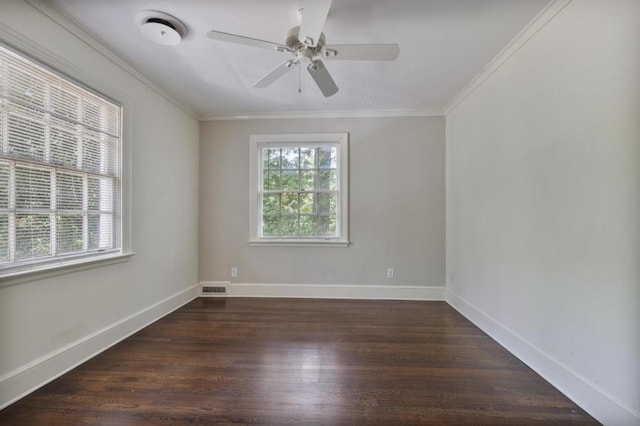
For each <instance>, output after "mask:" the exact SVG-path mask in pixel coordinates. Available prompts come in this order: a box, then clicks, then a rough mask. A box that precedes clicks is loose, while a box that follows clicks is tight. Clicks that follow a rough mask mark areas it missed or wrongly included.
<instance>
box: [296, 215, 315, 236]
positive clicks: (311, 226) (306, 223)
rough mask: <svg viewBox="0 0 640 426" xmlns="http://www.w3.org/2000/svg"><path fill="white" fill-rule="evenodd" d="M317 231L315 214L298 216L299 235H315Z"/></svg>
mask: <svg viewBox="0 0 640 426" xmlns="http://www.w3.org/2000/svg"><path fill="white" fill-rule="evenodd" d="M317 232H318V231H317V226H316V218H315V216H300V236H301V237H315V236H317Z"/></svg>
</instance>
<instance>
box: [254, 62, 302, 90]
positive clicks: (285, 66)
mask: <svg viewBox="0 0 640 426" xmlns="http://www.w3.org/2000/svg"><path fill="white" fill-rule="evenodd" d="M296 64H297V62H296V61H294V60H293V59H289V60H288V61H285V62H283V63H281V64H280V65H278V66H277V67H276V68H274V70H273V71H271V72H270V73H269V74H267V75H265V76H264V77H262V78H261V79H260V80H258V81H256V83H255V84H254V85H253V87H260V88H264V87H268V86H270V85H271V84H273V83H274V82H275V81H276V80H277V79H279V78H280V77H282V76H283V75H285V74H286V73H287V71H289V70H290V69H291V68H293V66H294V65H296Z"/></svg>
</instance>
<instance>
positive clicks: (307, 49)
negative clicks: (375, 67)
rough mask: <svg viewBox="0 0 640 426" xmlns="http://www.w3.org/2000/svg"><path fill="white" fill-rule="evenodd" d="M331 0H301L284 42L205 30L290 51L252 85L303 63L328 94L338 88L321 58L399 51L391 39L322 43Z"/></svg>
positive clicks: (385, 56)
mask: <svg viewBox="0 0 640 426" xmlns="http://www.w3.org/2000/svg"><path fill="white" fill-rule="evenodd" d="M331 1H332V0H304V5H303V7H302V9H301V10H300V12H301V18H300V26H297V27H293V28H291V29H290V30H289V31H288V32H287V35H286V39H285V42H284V44H280V43H273V42H271V41H265V40H259V39H255V38H251V37H245V36H241V35H236V34H229V33H224V32H221V31H213V30H212V31H209V32H208V33H207V37H209V38H210V39H213V40H219V41H226V42H229V43H237V44H242V45H246V46H253V47H260V48H265V49H271V50H276V51H278V52H283V53H290V54H292V55H293V58H290V59H287V60H286V61H284V62H283V63H282V64H280V65H278V66H277V67H276V68H275V69H274V70H273V71H271V72H270V73H268V74H267V75H265V76H264V77H262V78H261V79H260V80H258V81H257V82H256V83H255V84H254V85H253V86H254V87H268V86H270V85H271V84H272V83H274V82H275V81H276V80H278V79H279V78H280V77H282V76H283V75H285V74H286V73H287V71H290V70H291V69H292V68H293V67H294V66H295V65H301V64H302V63H306V64H307V65H306V69H307V71H308V72H309V74H310V75H311V78H313V80H314V81H315V83H316V85H317V86H318V88H319V89H320V91H321V92H322V94H323V95H324V96H325V97H329V96H332V95H335V94H336V93H337V92H338V86H337V85H336V83H335V82H334V81H333V78H331V74H329V71H328V70H327V69H326V68H325V66H324V63H323V62H322V60H321V59H327V60H359V61H393V60H395V59H396V58H397V57H398V55H399V54H400V47H399V46H398V45H397V44H395V43H384V44H336V45H326V44H325V35H324V33H323V32H322V28H323V27H324V23H325V21H326V20H327V15H328V14H329V9H330V8H331Z"/></svg>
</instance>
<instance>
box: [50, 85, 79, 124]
mask: <svg viewBox="0 0 640 426" xmlns="http://www.w3.org/2000/svg"><path fill="white" fill-rule="evenodd" d="M79 102H80V98H78V96H76V95H74V94H72V93H71V92H68V91H66V90H64V89H63V88H61V87H55V86H54V87H52V88H51V110H52V111H54V112H56V113H58V114H61V115H64V116H65V117H68V118H71V119H73V120H77V119H78V106H79Z"/></svg>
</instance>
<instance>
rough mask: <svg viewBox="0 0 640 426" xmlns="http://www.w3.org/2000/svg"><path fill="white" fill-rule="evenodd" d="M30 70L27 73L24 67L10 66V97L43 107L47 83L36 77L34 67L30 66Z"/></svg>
mask: <svg viewBox="0 0 640 426" xmlns="http://www.w3.org/2000/svg"><path fill="white" fill-rule="evenodd" d="M28 68H29V71H30V72H29V73H25V72H24V71H23V69H22V67H16V66H14V65H9V66H8V78H7V81H8V86H9V96H11V97H13V98H17V99H20V100H21V101H23V102H27V103H29V104H32V105H36V106H39V107H43V106H44V91H45V85H46V83H45V81H44V80H42V79H41V78H38V77H37V76H35V75H34V74H35V73H34V71H35V70H34V69H33V67H31V66H29V67H28Z"/></svg>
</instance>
